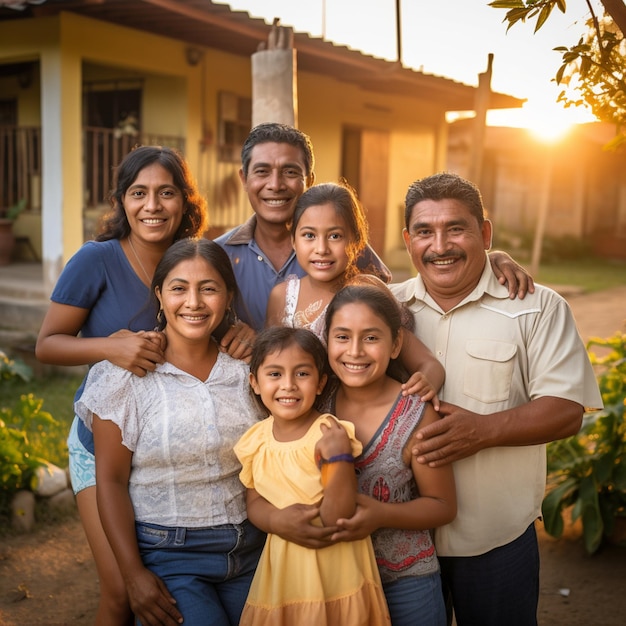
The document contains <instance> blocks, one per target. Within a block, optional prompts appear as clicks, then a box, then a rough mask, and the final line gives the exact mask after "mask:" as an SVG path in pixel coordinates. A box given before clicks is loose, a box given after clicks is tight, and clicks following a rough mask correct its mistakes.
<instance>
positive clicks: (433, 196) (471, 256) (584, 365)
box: [391, 173, 602, 626]
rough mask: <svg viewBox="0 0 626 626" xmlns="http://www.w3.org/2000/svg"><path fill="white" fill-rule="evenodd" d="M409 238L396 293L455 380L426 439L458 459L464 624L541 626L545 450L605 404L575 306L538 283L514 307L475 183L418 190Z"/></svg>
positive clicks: (446, 181)
mask: <svg viewBox="0 0 626 626" xmlns="http://www.w3.org/2000/svg"><path fill="white" fill-rule="evenodd" d="M405 226H406V228H405V229H404V231H403V235H404V240H405V243H406V247H407V250H408V252H409V255H410V256H411V259H412V261H413V264H414V266H415V268H416V269H417V270H418V272H419V275H418V276H417V277H416V278H412V279H410V280H408V281H406V282H404V283H401V284H397V285H391V290H392V292H393V293H394V294H395V296H396V298H397V299H398V300H399V301H400V302H403V303H406V305H407V306H408V307H409V309H410V310H411V312H412V313H413V315H414V317H415V334H416V335H417V336H418V337H419V339H421V340H422V341H423V342H424V343H425V344H426V346H427V347H428V348H430V349H431V350H432V351H433V353H434V354H435V356H436V357H437V358H438V359H439V361H440V362H441V364H442V365H443V366H444V368H445V370H446V380H445V382H444V385H443V387H442V389H441V390H440V392H439V397H440V399H442V400H443V402H442V403H441V410H440V414H441V415H442V418H443V419H441V420H439V422H437V423H434V424H431V425H429V426H426V427H424V428H422V429H420V430H419V433H418V434H417V436H416V445H415V446H414V449H413V453H414V454H415V455H416V456H417V460H418V461H419V462H421V463H429V464H431V465H433V466H438V465H442V464H446V463H452V462H454V474H455V480H456V485H457V499H458V513H457V517H456V519H455V520H454V521H453V522H451V523H450V524H447V525H445V526H443V527H441V528H438V529H436V531H435V544H436V547H437V553H438V555H439V557H440V562H441V572H442V579H443V582H444V588H446V587H447V589H448V591H449V592H450V593H451V597H452V602H453V605H454V612H455V616H456V620H457V624H458V625H459V626H467V625H473V626H475V625H477V624H480V626H502V625H504V624H506V625H507V626H514V625H519V626H531V625H535V624H536V623H537V618H536V613H537V602H538V596H539V552H538V545H537V536H536V533H535V527H534V523H535V520H536V519H537V518H538V517H539V516H540V515H541V502H542V499H543V495H544V491H545V481H546V446H545V444H546V443H547V442H549V441H553V440H555V439H560V438H563V437H567V436H569V435H573V434H575V433H576V432H578V429H579V428H580V425H581V420H582V416H583V411H584V409H585V408H598V407H601V406H602V400H601V397H600V393H599V391H598V386H597V383H596V380H595V376H594V373H593V370H592V368H591V364H590V362H589V359H588V356H587V352H586V350H585V347H584V345H583V343H582V341H581V339H580V336H579V335H578V331H577V329H576V324H575V322H574V318H573V316H572V313H571V311H570V309H569V306H568V305H567V303H566V302H565V300H564V299H563V298H562V297H561V296H559V295H558V294H557V293H556V292H554V291H552V290H551V289H548V288H546V287H543V286H541V285H537V286H536V288H535V290H534V293H532V294H529V295H528V296H526V298H525V299H524V300H520V299H511V298H510V297H509V292H508V290H507V289H506V288H505V287H503V286H502V285H501V284H500V283H499V282H498V280H497V279H496V276H495V275H494V273H493V271H492V268H491V265H490V263H488V262H487V254H486V251H487V250H488V249H489V247H490V246H491V236H492V226H491V222H489V220H487V219H485V215H484V208H483V204H482V198H481V196H480V192H479V191H478V189H477V188H476V187H475V186H474V185H473V184H472V183H470V182H469V181H467V180H464V179H463V178H461V177H459V176H457V175H455V174H449V173H441V174H436V175H433V176H429V177H427V178H424V179H421V180H418V181H416V182H414V183H413V184H412V185H411V186H410V187H409V190H408V193H407V196H406V201H405Z"/></svg>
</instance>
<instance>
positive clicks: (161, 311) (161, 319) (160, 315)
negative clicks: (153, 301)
mask: <svg viewBox="0 0 626 626" xmlns="http://www.w3.org/2000/svg"><path fill="white" fill-rule="evenodd" d="M156 318H157V322H158V323H159V326H162V325H163V309H159V312H158V313H157V316H156Z"/></svg>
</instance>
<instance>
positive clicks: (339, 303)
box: [324, 284, 408, 382]
mask: <svg viewBox="0 0 626 626" xmlns="http://www.w3.org/2000/svg"><path fill="white" fill-rule="evenodd" d="M348 304H364V305H365V306H367V307H368V308H369V309H370V310H371V311H372V313H374V315H376V316H377V317H379V318H380V319H382V320H383V321H384V322H385V324H386V325H387V326H388V327H389V330H390V331H391V339H392V341H395V340H396V339H397V338H398V336H399V335H400V333H401V332H402V328H403V327H404V324H403V315H402V308H401V306H400V304H399V303H398V301H397V300H396V299H395V297H394V295H393V294H392V293H391V291H389V289H388V287H387V286H386V285H382V286H380V287H379V286H378V285H374V284H352V285H347V286H346V287H343V288H342V289H340V290H339V291H338V292H337V293H336V294H335V295H334V296H333V299H332V300H331V301H330V303H329V305H328V308H327V309H326V327H325V329H324V338H325V339H326V345H328V334H329V329H330V326H331V324H332V320H333V316H334V315H335V314H336V313H337V311H339V309H341V308H343V307H344V306H346V305H348ZM387 375H388V376H391V378H393V379H395V380H397V381H399V382H406V380H408V373H407V371H406V370H405V369H404V368H403V367H402V365H401V363H400V362H399V360H398V359H397V358H396V359H391V360H390V361H389V365H388V366H387Z"/></svg>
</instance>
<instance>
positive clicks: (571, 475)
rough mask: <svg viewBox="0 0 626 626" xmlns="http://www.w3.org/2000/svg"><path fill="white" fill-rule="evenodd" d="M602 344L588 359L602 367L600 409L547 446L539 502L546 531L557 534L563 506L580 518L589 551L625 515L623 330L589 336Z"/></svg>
mask: <svg viewBox="0 0 626 626" xmlns="http://www.w3.org/2000/svg"><path fill="white" fill-rule="evenodd" d="M592 346H597V347H601V348H605V349H606V348H608V349H609V350H610V352H609V353H608V354H606V355H605V356H602V357H599V356H597V355H596V354H595V353H594V352H592V351H591V350H589V356H590V359H591V362H592V363H593V364H594V365H596V366H598V367H599V368H600V369H601V370H602V371H601V374H600V375H599V377H598V384H599V386H600V391H601V393H602V400H603V403H604V409H603V410H602V411H597V412H595V413H590V414H587V415H585V418H584V421H583V426H582V428H581V430H580V432H579V433H578V434H577V435H574V436H573V437H568V438H567V439H562V440H559V441H554V442H552V443H550V444H549V445H548V492H547V495H546V497H545V498H544V500H543V506H542V510H543V516H544V526H545V529H546V531H547V532H548V533H549V534H551V535H553V536H554V537H560V536H561V534H562V533H563V510H564V509H566V508H568V507H570V506H571V507H572V513H571V516H572V521H575V520H577V519H579V518H580V519H581V520H582V525H583V539H584V543H585V548H586V550H587V551H588V552H589V553H590V554H592V553H594V552H595V551H596V550H597V549H598V548H599V547H600V545H601V542H602V538H603V537H604V536H606V535H611V533H612V532H613V529H614V526H615V519H616V518H617V517H626V421H625V420H624V408H625V405H626V334H625V333H616V334H615V335H614V336H613V337H610V338H608V339H592V340H591V341H590V342H589V344H588V349H589V348H591V347H592Z"/></svg>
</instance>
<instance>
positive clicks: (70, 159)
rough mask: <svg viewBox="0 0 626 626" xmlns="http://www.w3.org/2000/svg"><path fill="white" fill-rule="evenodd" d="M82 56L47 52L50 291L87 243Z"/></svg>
mask: <svg viewBox="0 0 626 626" xmlns="http://www.w3.org/2000/svg"><path fill="white" fill-rule="evenodd" d="M80 103H81V62H80V58H79V57H77V56H76V55H74V54H73V53H65V52H64V51H63V48H62V46H61V49H60V50H59V49H54V48H47V49H44V50H43V51H42V54H41V115H42V118H41V133H42V137H41V144H42V158H41V160H42V212H41V213H42V258H43V281H44V289H45V290H46V293H48V294H49V293H51V291H52V288H53V287H54V284H55V283H56V281H57V279H58V277H59V275H60V274H61V270H62V269H63V266H64V264H65V262H66V261H67V259H68V258H69V257H70V256H71V255H72V254H74V252H75V251H76V250H77V249H78V248H79V247H80V246H81V245H82V243H83V232H82V231H83V228H82V223H83V222H82V210H83V198H82V184H83V181H82V178H83V177H82V159H81V105H80Z"/></svg>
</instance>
